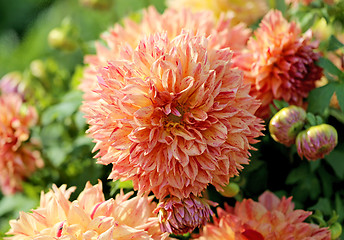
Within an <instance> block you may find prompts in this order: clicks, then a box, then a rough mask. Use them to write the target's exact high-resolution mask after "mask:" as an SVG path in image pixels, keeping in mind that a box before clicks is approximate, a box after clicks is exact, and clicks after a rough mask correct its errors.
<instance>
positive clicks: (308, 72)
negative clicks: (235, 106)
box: [236, 10, 322, 118]
mask: <svg viewBox="0 0 344 240" xmlns="http://www.w3.org/2000/svg"><path fill="white" fill-rule="evenodd" d="M254 35H255V38H253V37H252V38H250V40H249V42H248V49H247V53H246V54H243V55H241V57H240V58H241V60H239V59H237V61H236V63H237V65H238V66H239V67H240V68H241V69H243V70H244V71H245V75H246V77H245V81H247V82H249V83H250V84H251V85H252V88H251V94H252V95H253V96H256V97H257V98H258V99H260V100H261V101H262V105H261V107H260V109H259V110H258V112H257V114H258V116H260V117H263V118H268V117H269V115H270V108H269V104H272V103H273V100H274V99H278V100H284V101H286V102H288V103H289V104H290V105H297V106H302V105H303V104H304V98H306V97H307V96H308V93H309V92H310V91H311V90H312V89H313V88H315V82H316V81H317V80H319V79H320V78H321V76H322V69H321V68H320V67H318V66H317V65H316V64H315V62H316V61H317V60H318V59H319V57H320V54H319V53H316V52H315V51H314V49H316V48H317V44H316V43H315V42H313V43H311V42H310V39H311V32H307V33H305V34H304V35H301V29H300V27H298V26H297V25H296V23H295V22H291V23H289V22H288V21H287V20H286V19H284V18H283V16H282V14H281V12H279V11H277V10H271V11H270V12H269V13H268V14H267V15H266V16H265V17H264V18H263V20H262V22H261V23H260V25H259V28H258V29H257V30H256V31H255V33H254Z"/></svg>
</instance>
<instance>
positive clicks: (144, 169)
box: [85, 33, 263, 199]
mask: <svg viewBox="0 0 344 240" xmlns="http://www.w3.org/2000/svg"><path fill="white" fill-rule="evenodd" d="M207 49H209V48H208V39H207V38H205V37H203V36H198V35H197V36H192V34H190V33H183V34H181V35H179V36H177V37H176V38H174V39H173V40H169V39H168V37H167V36H166V33H165V34H155V35H151V36H149V37H147V38H145V39H144V40H142V41H141V42H140V43H139V45H138V47H137V48H136V50H134V49H132V48H131V47H130V46H127V47H124V48H123V49H122V51H121V57H120V58H119V59H121V60H116V61H112V62H109V65H108V66H107V67H105V68H100V69H99V76H98V82H99V88H100V89H99V90H97V94H98V95H97V98H98V100H97V101H94V102H93V103H94V104H92V103H89V104H88V105H86V107H85V110H87V115H86V117H87V118H88V122H89V124H90V128H89V130H88V132H89V133H90V135H91V137H92V138H94V139H95V142H96V146H95V148H94V151H97V150H99V152H98V153H97V155H96V157H97V158H99V160H98V162H99V163H101V164H104V165H107V164H113V170H112V173H111V174H110V178H112V179H119V178H123V179H129V180H133V183H134V187H135V189H138V190H139V192H140V193H142V192H149V191H153V192H154V194H155V195H156V196H157V198H159V199H162V198H164V197H165V196H167V195H172V196H176V197H178V198H180V199H181V198H188V197H189V196H190V194H194V195H195V196H198V195H199V194H200V193H201V191H202V190H204V189H205V188H206V187H207V186H208V185H209V184H213V185H215V186H216V187H217V188H219V189H221V186H223V185H226V184H227V183H228V181H229V178H230V177H232V176H234V175H238V174H239V171H238V170H240V169H242V168H243V167H242V164H248V162H249V161H248V156H249V151H248V150H249V149H253V148H252V147H251V146H250V143H255V142H257V140H255V139H254V138H256V137H258V136H260V135H262V134H261V130H262V129H263V126H262V125H261V120H260V119H259V118H257V117H256V116H254V113H255V111H256V109H257V108H258V107H259V104H258V102H257V101H256V100H255V99H254V98H252V97H251V96H250V95H248V93H249V90H250V89H249V85H244V84H243V83H242V72H241V71H239V70H238V69H233V68H231V55H232V52H231V51H230V50H229V49H222V50H215V49H209V50H207Z"/></svg>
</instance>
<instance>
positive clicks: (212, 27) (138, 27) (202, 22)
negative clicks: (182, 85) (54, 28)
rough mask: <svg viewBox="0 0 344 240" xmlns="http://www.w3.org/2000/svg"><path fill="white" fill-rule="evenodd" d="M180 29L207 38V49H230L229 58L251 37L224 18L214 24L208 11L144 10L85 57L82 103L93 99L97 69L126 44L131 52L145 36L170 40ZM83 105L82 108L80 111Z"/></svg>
mask: <svg viewBox="0 0 344 240" xmlns="http://www.w3.org/2000/svg"><path fill="white" fill-rule="evenodd" d="M182 29H188V30H190V31H192V32H193V33H194V34H196V33H198V34H201V35H205V36H206V37H208V36H210V35H211V36H212V37H211V38H210V40H209V44H208V47H209V48H216V49H221V48H227V47H230V48H231V49H232V50H233V51H234V56H233V58H235V57H236V55H238V54H239V53H240V51H241V50H242V49H243V48H244V47H245V46H246V43H247V40H248V38H249V36H250V34H251V31H250V30H249V29H248V28H246V27H245V25H244V24H238V25H235V26H232V24H231V18H230V17H226V16H222V17H221V18H220V19H218V20H216V19H215V18H214V16H213V13H212V12H210V11H202V12H196V13H192V12H191V11H190V10H186V9H184V10H180V11H179V10H174V9H166V10H165V12H164V13H163V14H160V13H158V12H157V10H156V9H155V8H154V7H150V8H148V9H147V10H144V12H143V17H142V21H141V22H139V23H136V22H134V21H132V20H131V19H129V18H125V19H124V20H123V26H122V25H120V24H116V25H115V26H114V27H113V28H112V29H110V30H109V31H108V32H106V33H104V34H103V35H102V36H101V38H102V39H103V40H104V42H106V46H104V45H102V44H101V43H99V42H98V43H96V50H97V54H96V55H89V56H86V57H85V62H86V63H87V64H89V66H88V67H87V68H86V69H85V71H84V79H83V81H82V83H81V85H80V89H81V90H82V91H83V92H84V93H85V94H84V96H83V97H84V100H85V102H88V101H91V102H92V101H93V100H94V99H95V98H96V94H95V93H94V90H95V89H97V88H98V83H97V77H96V75H97V68H98V67H104V66H107V63H108V61H112V60H115V59H116V58H118V56H119V52H120V49H121V48H122V46H123V45H125V44H129V45H130V46H131V47H132V48H135V47H136V46H137V44H138V43H139V41H140V40H141V39H142V38H143V37H144V36H145V35H149V34H154V33H157V32H167V35H168V37H169V39H172V38H174V37H176V36H177V35H179V34H180V32H181V31H182ZM85 104H87V103H85ZM85 104H83V105H82V109H83V108H84V105H85Z"/></svg>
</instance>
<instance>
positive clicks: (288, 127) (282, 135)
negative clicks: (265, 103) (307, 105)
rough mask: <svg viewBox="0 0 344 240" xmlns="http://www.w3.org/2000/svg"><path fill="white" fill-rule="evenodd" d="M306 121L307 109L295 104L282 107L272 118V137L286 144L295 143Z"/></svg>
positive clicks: (270, 125) (270, 129)
mask: <svg viewBox="0 0 344 240" xmlns="http://www.w3.org/2000/svg"><path fill="white" fill-rule="evenodd" d="M305 122H306V111H305V110H304V109H303V108H301V107H297V106H294V105H291V106H289V107H285V108H282V109H281V110H280V111H278V112H277V113H276V114H275V115H274V116H273V117H272V118H271V120H270V123H269V131H270V134H271V137H272V138H273V139H274V140H275V141H276V142H280V143H282V144H284V145H286V146H288V147H289V146H290V145H292V144H294V143H295V139H296V136H297V134H298V133H299V132H300V131H301V130H302V128H303V125H304V124H305Z"/></svg>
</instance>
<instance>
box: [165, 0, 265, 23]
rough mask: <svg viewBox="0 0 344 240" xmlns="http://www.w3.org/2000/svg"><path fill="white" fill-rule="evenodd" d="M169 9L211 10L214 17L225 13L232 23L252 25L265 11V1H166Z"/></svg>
mask: <svg viewBox="0 0 344 240" xmlns="http://www.w3.org/2000/svg"><path fill="white" fill-rule="evenodd" d="M167 6H168V7H170V8H175V9H180V8H190V9H192V10H194V11H200V10H211V11H213V12H214V14H215V16H220V15H221V14H223V13H226V14H228V15H230V16H232V17H233V22H234V23H240V22H244V23H246V24H253V23H255V22H256V21H257V20H258V19H259V18H261V17H262V16H263V15H264V14H265V13H266V12H267V11H268V6H267V2H266V1H265V0H247V1H240V0H230V1H228V0H167Z"/></svg>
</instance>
